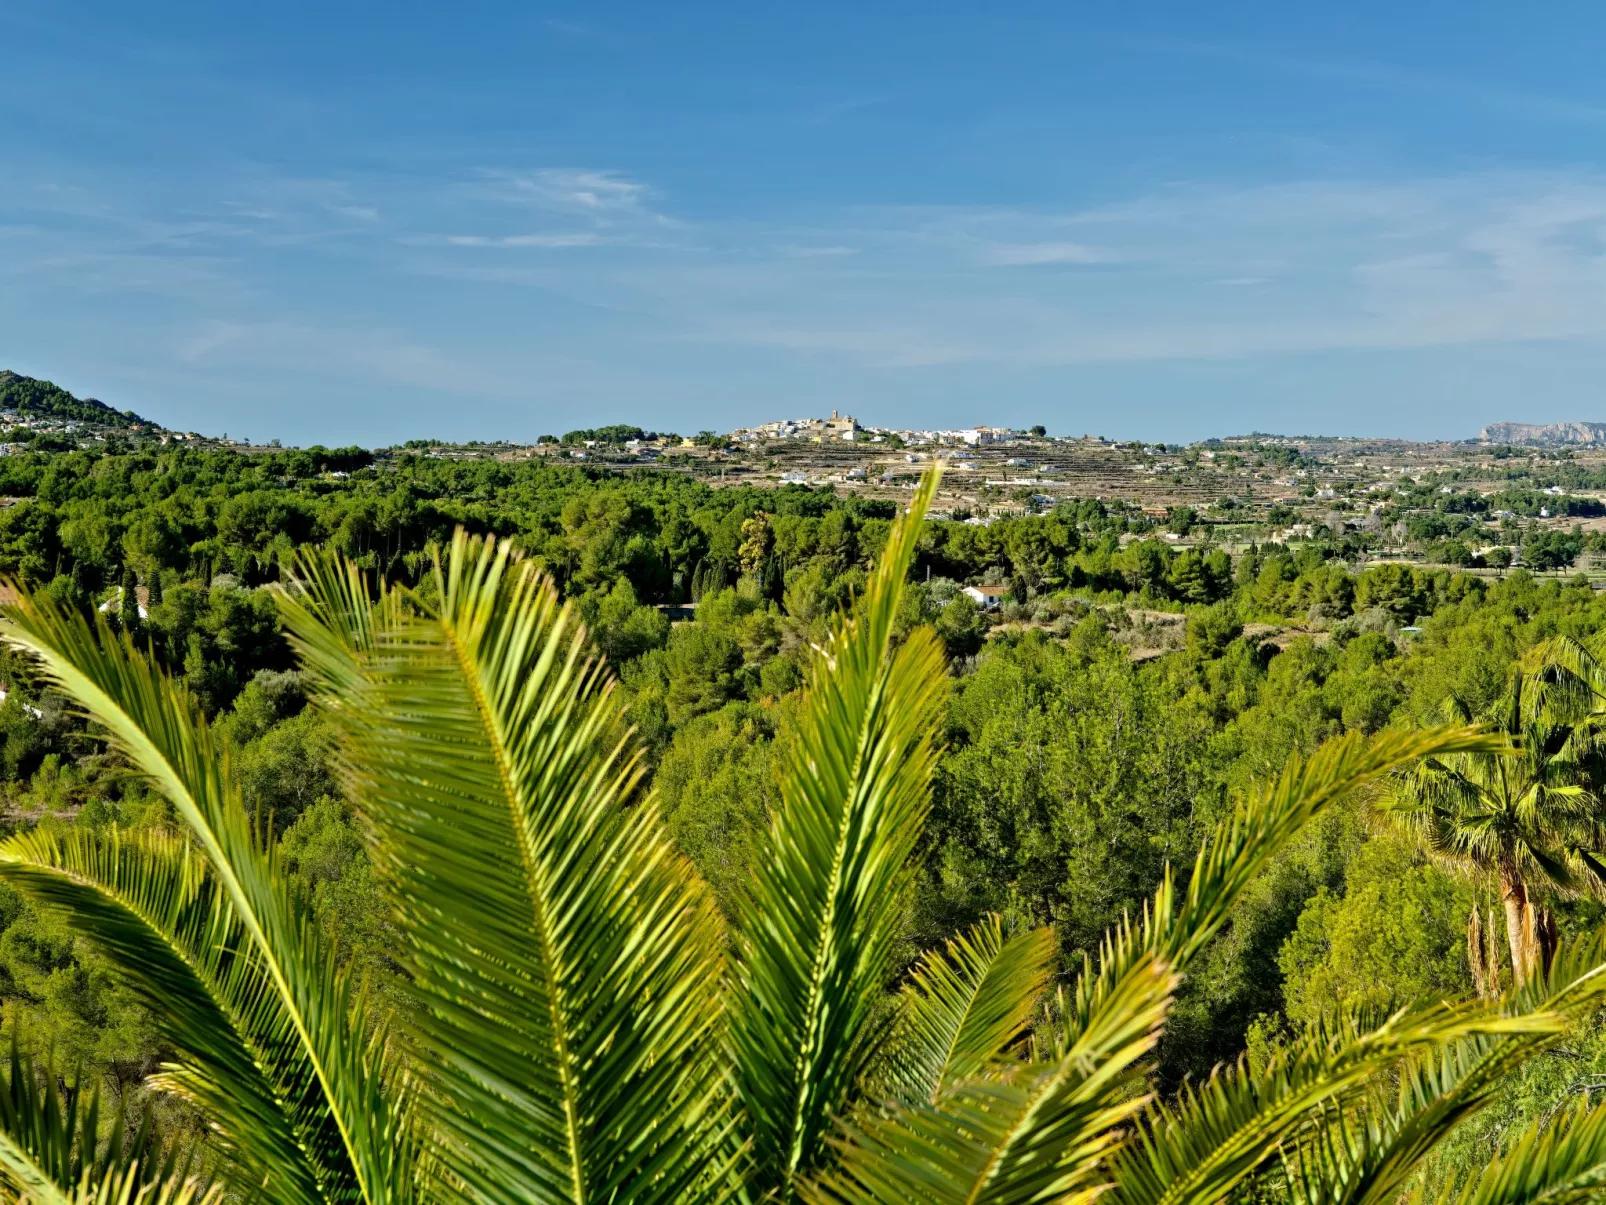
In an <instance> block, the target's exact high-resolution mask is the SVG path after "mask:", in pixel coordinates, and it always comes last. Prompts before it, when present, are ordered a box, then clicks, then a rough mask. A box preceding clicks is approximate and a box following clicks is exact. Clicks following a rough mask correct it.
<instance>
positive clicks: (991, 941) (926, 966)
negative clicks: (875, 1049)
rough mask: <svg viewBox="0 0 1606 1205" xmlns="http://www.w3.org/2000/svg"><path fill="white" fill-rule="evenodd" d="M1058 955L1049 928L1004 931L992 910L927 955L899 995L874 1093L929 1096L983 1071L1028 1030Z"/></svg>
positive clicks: (906, 1097)
mask: <svg viewBox="0 0 1606 1205" xmlns="http://www.w3.org/2000/svg"><path fill="white" fill-rule="evenodd" d="M1055 953H1056V943H1055V940H1054V932H1053V930H1052V929H1048V928H1041V929H1028V930H1026V931H1025V932H1022V933H1017V934H1015V935H1013V936H1009V935H1007V934H1006V933H1005V931H1004V924H1003V921H1002V920H1001V919H1000V918H999V917H998V916H996V915H990V916H987V917H984V918H983V919H982V920H981V921H979V922H978V923H977V924H976V925H975V926H974V927H973V928H972V929H971V930H970V932H969V933H966V934H963V935H961V936H959V937H956V938H954V939H953V940H952V941H950V942H949V943H948V947H947V949H946V950H943V951H933V952H932V953H931V954H929V955H927V956H926V957H925V958H924V959H922V960H921V963H920V965H919V966H918V967H916V968H915V970H914V972H913V974H912V975H911V977H910V981H909V983H908V985H907V986H906V987H905V988H904V990H903V992H902V993H901V995H900V998H899V1003H900V1008H899V1018H898V1030H897V1034H896V1036H895V1038H894V1045H893V1053H892V1057H891V1060H890V1062H891V1067H890V1068H889V1073H888V1074H887V1075H886V1077H885V1078H884V1080H882V1081H881V1082H878V1083H874V1084H872V1086H871V1089H870V1091H871V1093H872V1095H876V1096H895V1097H897V1098H899V1099H903V1100H909V1101H918V1100H928V1101H929V1100H934V1099H935V1097H936V1096H937V1094H938V1092H939V1091H940V1090H941V1089H942V1087H943V1085H945V1084H949V1083H952V1082H954V1081H956V1080H964V1079H971V1078H973V1077H975V1076H978V1075H980V1074H981V1073H982V1072H983V1071H985V1070H986V1069H987V1067H988V1066H989V1065H990V1064H992V1063H993V1062H994V1061H995V1060H997V1059H998V1058H999V1056H1000V1055H1002V1054H1003V1052H1004V1051H1005V1049H1006V1048H1008V1047H1009V1046H1010V1045H1011V1044H1012V1043H1014V1042H1015V1041H1017V1040H1018V1039H1019V1038H1020V1037H1021V1035H1022V1034H1023V1033H1024V1032H1025V1030H1026V1027H1027V1025H1028V1023H1029V1022H1030V1020H1031V1017H1032V1013H1033V1011H1034V1009H1035V1008H1036V1006H1037V999H1038V997H1039V996H1040V995H1042V992H1043V989H1044V988H1045V987H1047V986H1048V980H1049V975H1050V973H1051V971H1052V968H1053V964H1054V957H1055Z"/></svg>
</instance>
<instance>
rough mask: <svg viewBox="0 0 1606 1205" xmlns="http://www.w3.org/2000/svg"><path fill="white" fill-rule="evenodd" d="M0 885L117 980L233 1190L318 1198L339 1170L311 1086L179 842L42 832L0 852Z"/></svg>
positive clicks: (238, 939) (238, 934)
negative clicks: (169, 1056)
mask: <svg viewBox="0 0 1606 1205" xmlns="http://www.w3.org/2000/svg"><path fill="white" fill-rule="evenodd" d="M0 879H4V880H5V881H6V882H8V883H10V884H12V885H13V886H14V887H16V888H18V889H19V890H21V891H22V892H23V893H24V894H25V895H27V896H28V897H29V898H31V899H33V900H34V901H36V902H38V903H40V904H42V905H44V906H46V907H53V908H58V909H61V910H62V911H64V912H65V913H67V914H68V915H69V916H70V917H72V918H74V919H75V921H76V922H77V923H78V924H79V925H80V926H81V927H82V929H83V930H84V932H85V933H86V934H87V936H88V937H89V939H90V940H91V941H92V942H93V943H94V944H95V945H96V946H98V947H99V948H100V949H101V950H102V951H103V952H104V953H105V954H106V955H107V956H108V957H109V958H111V959H112V961H113V962H114V963H115V964H116V966H117V967H118V968H119V971H120V973H121V976H122V978H123V980H124V981H125V982H126V983H128V985H129V986H130V987H131V988H132V989H133V990H134V991H135V993H136V994H137V995H138V996H139V997H140V998H141V999H142V1000H143V1001H144V1002H145V1004H146V1005H147V1006H148V1007H149V1009H150V1011H151V1015H152V1017H153V1018H154V1019H155V1021H156V1023H157V1025H158V1026H160V1028H161V1031H162V1034H163V1036H164V1038H165V1039H166V1040H167V1041H168V1042H169V1043H171V1045H172V1046H173V1047H174V1048H175V1049H176V1050H178V1051H179V1052H181V1054H182V1056H183V1062H182V1063H181V1064H180V1065H179V1066H176V1067H172V1068H169V1069H168V1070H167V1071H166V1072H165V1073H164V1074H163V1076H162V1078H161V1081H160V1082H161V1083H162V1084H163V1085H164V1086H166V1087H168V1088H170V1089H176V1090H178V1091H180V1092H182V1094H183V1095H185V1096H186V1097H188V1098H189V1099H190V1100H191V1101H192V1102H193V1103H195V1104H196V1105H197V1106H198V1107H199V1108H200V1109H201V1110H202V1111H203V1113H204V1114H205V1115H206V1116H207V1118H208V1119H209V1121H210V1122H211V1124H212V1125H213V1127H214V1128H215V1130H216V1131H217V1133H218V1136H219V1138H220V1139H221V1140H222V1145H223V1147H224V1148H225V1149H226V1150H227V1152H228V1153H229V1155H230V1156H231V1158H232V1159H233V1160H234V1161H235V1163H236V1165H237V1169H238V1173H239V1174H238V1176H237V1177H236V1178H237V1179H238V1180H239V1182H240V1183H242V1184H246V1185H250V1184H255V1185H262V1186H264V1191H269V1192H271V1195H272V1197H273V1199H274V1200H277V1201H284V1202H309V1203H310V1202H317V1201H321V1200H323V1195H322V1189H321V1188H320V1181H322V1180H326V1179H329V1178H330V1177H331V1176H332V1175H333V1174H337V1173H334V1172H332V1171H331V1170H330V1165H331V1164H332V1165H333V1166H334V1167H336V1168H338V1166H339V1164H340V1162H341V1158H340V1152H339V1150H338V1149H336V1150H334V1151H328V1150H325V1149H322V1148H323V1147H325V1146H327V1144H328V1142H329V1141H330V1139H331V1137H332V1135H331V1131H330V1129H329V1127H328V1126H327V1124H326V1117H325V1112H324V1110H322V1109H321V1108H320V1107H319V1104H320V1102H319V1099H318V1093H317V1084H316V1079H315V1077H314V1075H313V1071H312V1067H311V1064H310V1062H309V1060H308V1059H307V1058H306V1056H305V1052H304V1051H303V1050H302V1048H301V1047H300V1045H299V1044H298V1043H297V1042H296V1041H295V1034H294V1031H293V1029H292V1027H291V1026H290V1023H289V1019H288V1017H286V1016H285V1014H284V1011H283V1009H282V1008H280V1007H279V998H278V996H277V995H276V994H275V993H274V992H273V990H272V984H271V982H270V981H269V980H268V978H267V976H266V975H265V973H264V972H263V968H262V966H261V963H260V960H258V959H255V958H253V957H251V947H250V945H249V943H248V941H247V940H246V937H245V933H244V930H243V927H242V926H241V925H240V923H239V921H238V920H237V918H236V917H235V915H234V911H233V909H232V907H231V906H230V904H229V901H228V899H227V898H226V897H225V896H224V895H223V894H222V893H221V891H220V890H219V889H218V886H217V883H216V881H215V879H213V878H212V876H211V875H210V874H208V872H207V868H206V865H205V862H204V860H203V859H201V858H200V857H199V856H198V855H197V854H196V853H195V851H194V850H193V849H192V847H191V846H190V844H189V843H188V842H187V841H185V840H183V839H181V838H178V837H174V836H170V835H167V834H163V833H156V832H140V833H119V832H117V831H116V830H112V831H111V832H109V833H107V834H105V835H99V834H96V833H93V832H90V831H86V830H83V829H76V828H75V829H69V830H67V831H66V832H64V833H62V834H60V835H56V834H52V833H49V832H46V831H43V830H35V831H34V832H32V833H27V834H22V835H19V836H16V837H12V838H10V839H9V840H7V841H5V842H3V843H0Z"/></svg>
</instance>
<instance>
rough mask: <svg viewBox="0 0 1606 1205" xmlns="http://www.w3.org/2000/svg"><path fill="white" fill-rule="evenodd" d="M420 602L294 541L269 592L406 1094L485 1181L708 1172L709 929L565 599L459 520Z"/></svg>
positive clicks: (619, 1186)
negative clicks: (405, 977)
mask: <svg viewBox="0 0 1606 1205" xmlns="http://www.w3.org/2000/svg"><path fill="white" fill-rule="evenodd" d="M436 573H437V581H436V585H437V586H438V596H439V600H440V601H439V603H438V606H436V607H433V608H428V609H426V608H425V607H424V606H423V605H422V604H419V603H417V602H416V601H415V600H410V599H408V598H406V597H404V596H403V595H401V594H400V593H398V592H396V591H391V592H388V593H386V594H385V595H383V596H382V597H381V599H380V600H379V601H378V602H377V603H372V602H370V600H369V598H368V595H367V591H366V588H365V586H364V584H363V582H362V579H361V577H360V575H359V574H358V573H357V571H356V570H355V569H354V568H352V567H351V566H349V565H344V564H342V563H339V562H337V561H334V560H332V559H328V558H315V559H311V560H308V561H306V562H304V563H303V566H302V571H301V584H300V588H299V589H298V590H297V591H295V592H292V593H291V594H289V595H288V596H287V597H286V598H285V599H284V613H285V617H286V621H287V624H288V627H289V629H290V632H291V634H292V638H293V640H294V641H295V643H296V645H297V647H298V648H299V650H300V652H301V654H302V658H303V661H304V663H305V664H306V665H307V666H308V668H309V670H310V671H311V672H312V674H313V675H314V678H315V681H316V682H317V683H318V695H317V698H318V701H319V702H320V703H321V704H322V705H324V706H325V707H326V708H327V709H328V711H329V714H330V715H331V717H332V719H333V721H334V723H335V724H336V726H337V729H338V732H339V734H340V742H341V757H342V759H343V764H344V773H345V774H346V777H347V785H348V790H349V792H350V795H351V797H352V799H353V800H354V801H355V802H356V805H357V807H358V808H359V810H360V812H361V814H362V815H363V817H364V819H365V822H366V824H367V826H368V828H369V829H370V830H371V834H372V839H373V855H374V865H375V869H376V873H377V875H378V877H379V880H380V884H381V887H382V889H383V890H384V891H385V893H386V895H387V897H388V898H389V900H390V901H391V903H392V905H393V907H394V909H395V912H396V915H397V918H398V922H399V924H400V926H401V928H402V931H403V933H404V935H405V942H404V945H403V948H402V949H401V951H399V955H398V956H399V957H400V958H401V960H402V961H403V962H404V964H405V965H406V966H407V968H408V970H409V972H410V979H411V989H412V991H413V993H414V995H415V997H416V1000H417V1003H418V1006H419V1007H418V1009H417V1013H418V1016H417V1018H416V1020H415V1021H414V1029H415V1041H416V1044H417V1045H419V1046H420V1047H421V1049H422V1052H423V1057H422V1058H421V1059H420V1061H419V1067H418V1074H419V1075H420V1076H421V1077H422V1078H423V1080H424V1082H425V1084H426V1091H425V1092H424V1093H423V1094H422V1095H421V1108H423V1109H424V1110H425V1111H426V1114H427V1116H428V1118H429V1120H430V1122H431V1128H432V1129H433V1131H434V1136H435V1139H436V1141H437V1145H438V1149H437V1150H436V1152H435V1154H436V1156H437V1157H438V1158H439V1160H440V1161H441V1163H442V1165H443V1166H444V1167H445V1169H446V1170H447V1172H448V1173H449V1174H450V1175H451V1176H453V1177H455V1178H456V1179H457V1180H458V1181H459V1182H460V1183H461V1184H462V1185H464V1186H466V1187H467V1189H468V1190H469V1191H470V1192H471V1194H472V1195H473V1196H474V1197H475V1199H477V1200H481V1201H487V1202H509V1203H511V1202H525V1201H531V1200H535V1201H573V1202H590V1201H607V1200H630V1201H633V1202H644V1203H645V1202H652V1201H664V1202H669V1201H692V1200H698V1199H719V1198H720V1197H722V1196H723V1195H724V1194H725V1192H726V1191H727V1187H728V1185H727V1177H726V1176H724V1175H723V1174H722V1173H721V1171H720V1164H719V1158H718V1155H719V1151H720V1150H721V1149H722V1146H723V1144H725V1143H726V1142H727V1137H728V1131H729V1127H730V1121H729V1116H730V1114H729V1108H728V1092H727V1089H726V1086H725V1082H724V1080H723V1077H722V1075H721V1068H720V1066H719V1062H718V1058H717V1055H718V1052H719V1050H720V1047H721V1032H722V1014H721V1010H720V1001H719V997H718V994H717V989H718V984H719V981H720V979H721V977H722V969H721V958H720V945H721V940H722V934H721V931H720V927H719V925H718V922H717V914H716V912H715V910H714V907H713V904H712V901H711V898H710V896H709V894H708V892H707V889H706V888H705V887H704V885H703V884H702V882H701V881H700V880H699V879H698V878H697V876H696V875H695V873H694V872H693V871H692V870H691V868H690V866H689V864H688V863H686V862H685V860H684V859H683V858H681V857H680V856H679V855H678V854H677V853H676V852H675V851H674V850H673V849H672V847H671V846H670V844H669V841H668V839H667V837H666V835H665V833H664V831H663V828H662V824H661V821H660V819H659V814H658V810H657V808H656V807H655V806H653V805H652V803H651V801H650V800H649V801H647V802H645V803H641V802H635V801H633V795H634V794H635V792H636V791H637V788H638V787H639V784H640V782H641V778H642V763H641V756H640V753H639V751H638V749H637V747H636V745H635V743H634V741H633V740H632V738H631V736H630V734H629V732H628V731H627V729H626V726H625V724H624V720H623V714H622V707H621V704H620V702H619V700H618V697H617V695H616V693H615V691H614V686H613V682H612V680H611V678H610V677H609V675H608V674H607V672H606V670H605V668H604V667H603V666H602V665H601V664H600V663H599V662H598V661H596V660H594V659H593V658H592V657H591V655H590V653H589V651H588V642H587V638H586V634H585V631H584V629H583V628H582V627H581V626H580V624H579V623H578V621H577V619H576V617H575V614H574V611H573V609H572V608H571V607H568V606H565V605H562V604H561V603H560V601H559V599H558V596H557V593H556V591H555V590H554V589H553V587H552V585H551V584H550V583H549V582H548V581H546V580H545V579H544V578H543V577H541V576H540V575H539V574H538V573H537V572H536V571H535V569H534V567H533V566H531V565H529V564H528V563H523V562H518V561H516V560H515V559H514V558H513V557H512V556H511V550H510V548H509V546H508V545H506V544H496V543H494V542H492V541H489V540H487V541H480V540H471V539H469V538H468V537H467V536H466V535H464V534H463V533H461V532H459V534H458V535H457V537H456V538H455V539H454V541H453V543H452V546H451V549H450V552H449V555H448V556H447V558H446V559H445V561H444V563H440V564H437V568H436Z"/></svg>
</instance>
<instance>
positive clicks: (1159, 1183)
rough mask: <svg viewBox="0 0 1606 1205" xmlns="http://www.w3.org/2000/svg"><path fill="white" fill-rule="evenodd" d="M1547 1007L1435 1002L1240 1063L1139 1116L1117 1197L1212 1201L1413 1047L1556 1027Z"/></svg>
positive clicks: (1122, 1159) (1172, 1204) (1197, 1204)
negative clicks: (1267, 1061) (1252, 1065)
mask: <svg viewBox="0 0 1606 1205" xmlns="http://www.w3.org/2000/svg"><path fill="white" fill-rule="evenodd" d="M1562 1027H1563V1023H1562V1020H1561V1019H1560V1018H1559V1017H1558V1016H1556V1015H1554V1014H1549V1013H1540V1014H1536V1015H1524V1016H1517V1017H1505V1016H1501V1015H1500V1014H1498V1013H1494V1012H1491V1011H1489V1010H1485V1009H1481V1008H1479V1009H1466V1008H1447V1007H1442V1006H1441V1007H1435V1008H1431V1009H1425V1010H1422V1011H1420V1012H1417V1013H1412V1014H1400V1015H1397V1016H1395V1017H1392V1018H1390V1019H1389V1020H1388V1021H1386V1022H1384V1024H1382V1025H1381V1026H1379V1027H1377V1028H1376V1029H1373V1030H1371V1031H1369V1032H1355V1030H1354V1026H1353V1025H1352V1024H1336V1025H1334V1026H1333V1027H1332V1028H1328V1029H1318V1031H1317V1032H1316V1033H1314V1034H1313V1035H1312V1036H1310V1037H1308V1038H1306V1039H1304V1040H1303V1041H1301V1042H1300V1043H1298V1044H1297V1045H1296V1046H1295V1047H1293V1048H1292V1049H1291V1050H1288V1051H1285V1052H1283V1053H1282V1054H1281V1055H1279V1056H1277V1057H1276V1058H1275V1059H1274V1060H1273V1062H1272V1064H1271V1065H1270V1066H1269V1067H1266V1068H1261V1069H1257V1070H1255V1071H1251V1070H1250V1069H1249V1068H1248V1067H1247V1065H1246V1064H1244V1063H1242V1062H1240V1063H1239V1064H1238V1065H1237V1066H1236V1067H1233V1068H1231V1069H1229V1070H1225V1071H1218V1072H1217V1073H1216V1074H1215V1075H1213V1076H1212V1077H1211V1078H1210V1079H1209V1080H1208V1081H1207V1082H1206V1083H1205V1084H1203V1085H1201V1086H1199V1087H1198V1088H1184V1089H1183V1091H1182V1092H1181V1093H1180V1095H1179V1096H1178V1098H1177V1099H1176V1100H1175V1101H1173V1102H1170V1103H1166V1104H1156V1105H1155V1106H1153V1107H1151V1108H1150V1109H1149V1110H1148V1111H1146V1112H1145V1114H1144V1115H1143V1116H1142V1118H1141V1119H1140V1124H1139V1126H1138V1128H1137V1133H1136V1136H1135V1139H1134V1141H1133V1142H1131V1143H1130V1144H1128V1145H1126V1146H1124V1147H1123V1148H1122V1149H1121V1150H1120V1151H1118V1152H1117V1153H1116V1155H1115V1156H1114V1158H1113V1160H1112V1162H1111V1167H1112V1174H1113V1180H1114V1184H1115V1189H1114V1198H1115V1199H1116V1200H1118V1201H1120V1202H1122V1203H1123V1205H1184V1203H1186V1205H1210V1203H1211V1202H1216V1201H1224V1200H1227V1199H1229V1198H1231V1196H1232V1195H1233V1194H1234V1193H1235V1192H1236V1191H1237V1189H1238V1188H1239V1186H1240V1185H1242V1183H1243V1182H1244V1181H1245V1180H1247V1179H1249V1178H1250V1177H1251V1176H1253V1175H1255V1174H1256V1173H1257V1172H1258V1171H1260V1170H1261V1169H1262V1168H1264V1167H1266V1166H1268V1165H1269V1164H1270V1163H1271V1162H1272V1161H1274V1160H1275V1159H1276V1158H1277V1156H1278V1152H1279V1147H1280V1146H1281V1145H1282V1144H1284V1143H1290V1142H1293V1143H1297V1142H1299V1141H1300V1140H1301V1131H1302V1130H1305V1131H1308V1130H1310V1129H1311V1128H1312V1127H1313V1126H1314V1125H1315V1123H1316V1122H1317V1121H1319V1119H1320V1118H1321V1116H1322V1115H1323V1111H1324V1110H1327V1109H1330V1108H1337V1109H1339V1110H1341V1111H1342V1110H1344V1109H1347V1108H1348V1107H1349V1106H1351V1105H1352V1104H1353V1103H1354V1102H1355V1100H1356V1098H1357V1097H1358V1096H1360V1095H1361V1094H1364V1093H1366V1092H1369V1091H1370V1090H1371V1088H1372V1084H1373V1081H1374V1079H1375V1077H1376V1076H1377V1075H1378V1074H1379V1073H1380V1072H1382V1071H1384V1070H1386V1069H1388V1068H1389V1067H1391V1066H1394V1065H1396V1064H1398V1063H1399V1062H1401V1061H1402V1060H1403V1059H1405V1058H1406V1057H1407V1056H1409V1055H1411V1054H1413V1053H1421V1052H1427V1051H1431V1050H1433V1049H1436V1048H1440V1047H1443V1046H1445V1045H1446V1044H1448V1043H1452V1042H1456V1041H1459V1040H1462V1039H1465V1038H1468V1037H1500V1036H1504V1035H1508V1034H1511V1035H1543V1036H1549V1035H1552V1034H1556V1033H1559V1032H1560V1031H1561V1029H1562Z"/></svg>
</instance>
